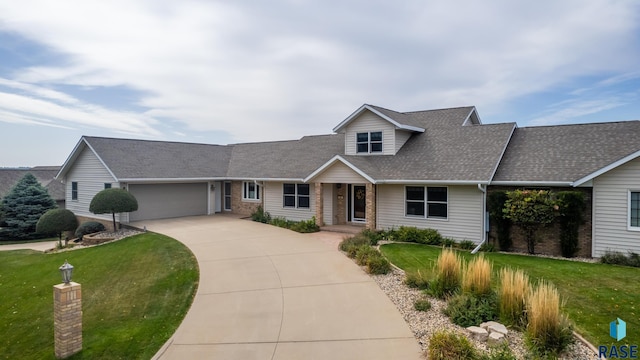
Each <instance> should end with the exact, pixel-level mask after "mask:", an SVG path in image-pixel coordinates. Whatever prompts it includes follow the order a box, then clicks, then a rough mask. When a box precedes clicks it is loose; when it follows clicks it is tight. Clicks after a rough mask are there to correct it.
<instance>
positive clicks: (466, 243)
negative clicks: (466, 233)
mask: <svg viewBox="0 0 640 360" xmlns="http://www.w3.org/2000/svg"><path fill="white" fill-rule="evenodd" d="M458 246H459V247H460V249H463V250H472V249H473V248H475V247H476V244H475V243H474V242H473V241H471V240H462V241H460V244H458Z"/></svg>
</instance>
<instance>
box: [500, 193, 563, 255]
mask: <svg viewBox="0 0 640 360" xmlns="http://www.w3.org/2000/svg"><path fill="white" fill-rule="evenodd" d="M551 195H552V194H551V192H550V191H548V190H514V191H508V192H507V201H506V202H505V207H504V209H503V213H504V217H506V218H508V219H510V220H511V221H512V222H513V223H514V224H516V225H518V226H519V227H520V229H522V231H523V233H524V235H525V239H526V240H527V250H528V251H529V253H530V254H534V253H535V244H536V242H537V241H538V239H537V236H536V235H537V233H538V231H539V230H540V229H541V228H542V227H544V226H547V225H549V224H551V223H552V222H553V220H554V219H555V215H556V214H555V210H556V209H557V207H556V205H555V204H554V200H553V198H552V196H551Z"/></svg>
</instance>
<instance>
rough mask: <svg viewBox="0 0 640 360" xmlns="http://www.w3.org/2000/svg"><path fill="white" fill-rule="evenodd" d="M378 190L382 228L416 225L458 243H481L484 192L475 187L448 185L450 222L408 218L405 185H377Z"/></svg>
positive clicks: (379, 216) (448, 219)
mask: <svg viewBox="0 0 640 360" xmlns="http://www.w3.org/2000/svg"><path fill="white" fill-rule="evenodd" d="M438 186H446V185H438ZM377 190H378V206H377V219H378V224H377V227H378V228H380V229H388V228H392V227H394V228H398V227H400V226H402V225H404V226H415V227H418V228H432V229H436V230H438V231H439V232H440V234H441V235H442V236H445V237H450V238H453V239H455V240H457V241H462V240H471V241H473V242H475V243H479V242H480V241H481V240H482V215H483V209H482V192H481V191H479V190H478V188H477V187H475V186H448V206H447V211H448V218H447V220H435V219H425V218H413V217H406V216H405V186H404V185H378V186H377Z"/></svg>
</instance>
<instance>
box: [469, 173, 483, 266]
mask: <svg viewBox="0 0 640 360" xmlns="http://www.w3.org/2000/svg"><path fill="white" fill-rule="evenodd" d="M478 190H480V191H482V241H480V244H478V246H476V248H475V249H473V250H471V254H475V253H477V252H478V251H480V248H481V247H482V245H484V243H486V242H487V226H486V225H487V189H486V188H483V187H482V184H478Z"/></svg>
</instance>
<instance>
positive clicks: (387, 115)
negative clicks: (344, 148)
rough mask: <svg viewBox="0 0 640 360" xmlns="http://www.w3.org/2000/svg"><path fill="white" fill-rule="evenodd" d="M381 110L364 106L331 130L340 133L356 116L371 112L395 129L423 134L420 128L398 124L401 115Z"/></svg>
mask: <svg viewBox="0 0 640 360" xmlns="http://www.w3.org/2000/svg"><path fill="white" fill-rule="evenodd" d="M381 109H382V108H379V107H377V106H372V105H368V104H364V105H362V106H361V107H360V108H358V110H356V111H355V112H353V113H352V114H351V115H349V117H347V118H346V119H344V120H343V121H342V122H341V123H340V124H338V125H337V126H336V127H334V128H333V132H336V133H337V132H340V131H341V130H343V129H344V128H345V127H346V126H347V125H349V124H350V123H351V122H352V121H354V120H355V119H357V118H358V116H360V115H361V114H362V113H363V112H365V111H371V112H372V113H374V114H376V115H377V116H379V117H380V118H382V119H383V120H385V121H387V122H389V123H391V124H392V125H393V126H395V128H396V129H399V130H407V131H414V132H424V129H423V128H421V127H418V126H413V125H409V124H404V123H402V122H400V121H401V120H400V119H398V118H400V117H402V114H401V113H396V112H395V111H391V110H388V111H381ZM392 113H393V114H392ZM399 120H400V121H399Z"/></svg>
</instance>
